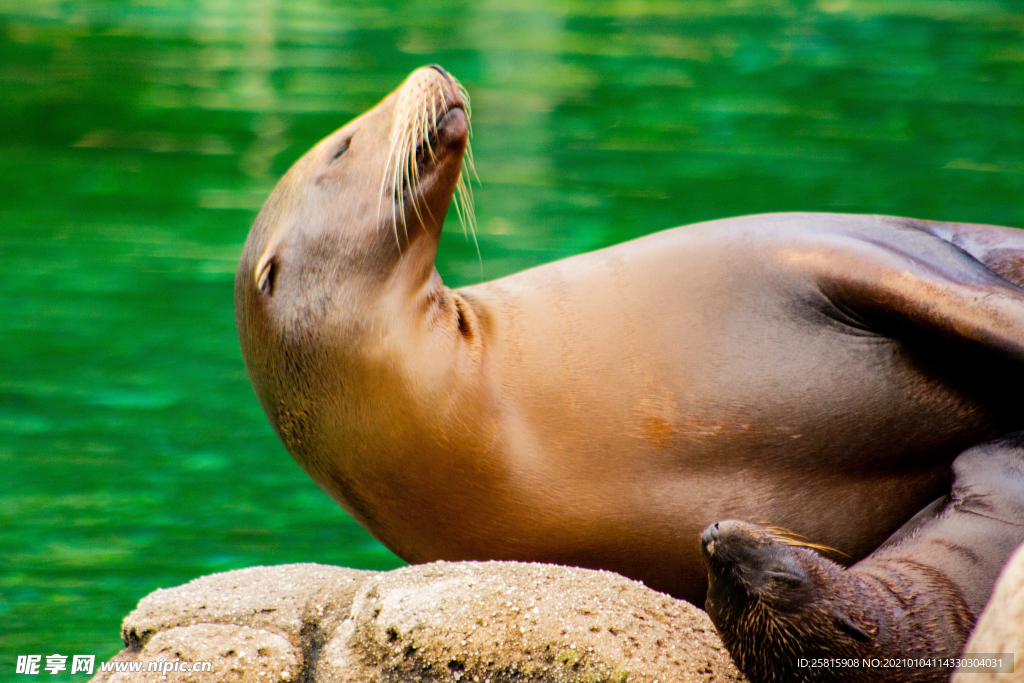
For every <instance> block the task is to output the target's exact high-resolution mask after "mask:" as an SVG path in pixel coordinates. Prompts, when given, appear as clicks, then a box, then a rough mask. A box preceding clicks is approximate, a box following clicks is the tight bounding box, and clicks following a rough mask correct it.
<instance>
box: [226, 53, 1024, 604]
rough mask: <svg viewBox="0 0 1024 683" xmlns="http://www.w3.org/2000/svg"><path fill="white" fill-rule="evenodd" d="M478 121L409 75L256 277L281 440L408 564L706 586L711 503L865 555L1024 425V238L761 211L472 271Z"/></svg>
mask: <svg viewBox="0 0 1024 683" xmlns="http://www.w3.org/2000/svg"><path fill="white" fill-rule="evenodd" d="M468 136H469V119H468V110H467V102H466V101H465V97H464V95H463V94H462V92H461V90H460V88H459V87H458V84H457V83H456V82H455V81H454V80H453V79H451V78H450V77H449V76H448V75H447V74H446V73H444V72H443V70H441V69H439V68H424V69H419V70H417V71H416V72H415V73H413V74H412V75H411V76H410V77H409V79H407V81H406V82H405V83H404V84H402V86H401V87H399V88H398V90H396V91H395V92H394V93H392V94H390V95H388V96H387V97H386V98H385V99H384V100H383V101H382V102H381V103H380V104H378V105H377V106H376V107H374V108H373V109H372V110H370V111H368V112H367V113H365V114H363V115H362V116H360V117H358V118H357V119H355V120H354V121H352V122H350V123H348V124H346V125H345V126H343V127H342V128H340V129H339V130H338V131H336V132H335V133H333V134H331V135H330V136H328V137H327V138H325V139H324V140H323V141H322V142H320V143H319V144H317V145H316V146H315V147H314V148H313V149H311V150H310V151H309V152H308V153H307V154H306V155H305V156H303V157H302V158H301V159H299V160H298V161H297V162H296V163H295V164H294V166H293V167H292V168H291V169H290V170H289V171H288V173H287V174H285V176H284V177H283V178H282V179H281V181H280V183H278V186H277V187H276V188H275V189H274V192H273V193H272V194H271V196H270V198H269V199H268V200H267V203H266V205H265V206H264V207H263V210H262V211H261V212H260V214H259V216H258V217H257V219H256V222H255V224H254V225H253V228H252V231H251V233H250V235H249V239H248V241H247V242H246V246H245V249H244V251H243V254H242V258H241V261H240V263H239V268H238V275H237V278H236V281H235V302H236V303H235V306H236V309H235V310H236V320H237V324H238V333H239V339H240V341H241V347H242V354H243V357H244V358H245V363H246V367H247V369H248V371H249V375H250V377H251V378H252V383H253V387H254V389H255V390H256V395H257V396H258V397H259V400H260V403H261V404H262V406H263V409H264V411H265V412H266V414H267V417H268V418H269V420H270V422H271V424H272V425H273V427H274V429H275V430H276V431H277V434H278V435H279V436H280V438H281V440H282V442H283V443H284V444H285V445H286V447H287V448H288V450H289V452H290V453H291V454H292V455H293V456H294V458H295V459H296V461H298V462H299V464H300V465H302V467H303V468H304V469H305V470H306V472H308V473H309V475H310V476H311V477H312V478H313V479H314V480H315V481H316V482H317V484H318V485H319V486H320V487H321V488H323V489H324V491H326V492H327V493H328V494H329V495H330V496H331V497H332V498H333V499H334V500H335V501H337V502H338V503H339V504H340V505H341V506H342V507H344V508H345V509H346V510H347V511H348V512H349V513H351V514H352V516H353V517H354V518H355V519H356V520H358V521H359V522H360V523H361V524H363V525H364V526H365V527H366V528H368V529H369V530H370V531H371V532H372V533H373V534H374V535H375V536H377V538H379V539H380V540H381V541H382V542H384V543H385V544H386V545H387V546H388V547H389V548H391V549H392V550H394V551H395V552H396V553H397V554H398V555H400V556H401V557H402V558H403V559H405V560H408V561H410V562H422V561H428V560H435V559H449V560H460V559H517V560H535V561H546V562H555V563H560V564H570V565H577V566H584V567H599V568H604V569H610V570H614V571H617V572H619V573H621V574H625V575H626V576H629V577H632V578H635V579H640V580H642V581H644V582H645V583H646V584H647V585H649V586H651V587H653V588H656V589H659V590H663V591H666V592H669V593H671V594H673V595H676V596H679V597H684V598H686V599H689V600H691V601H694V602H702V601H703V598H704V590H705V579H704V573H703V570H702V566H701V561H700V554H699V552H698V550H697V548H696V546H695V545H694V544H693V543H692V538H693V537H694V536H696V535H697V534H698V533H699V532H700V530H701V529H702V528H704V527H705V526H706V525H707V524H708V523H710V522H712V521H714V520H716V519H727V518H737V519H751V520H753V519H757V520H766V521H768V522H770V523H772V524H777V525H780V526H784V527H786V528H788V529H792V530H793V531H795V532H796V533H799V534H803V535H805V536H807V537H808V538H813V539H814V540H815V541H816V542H820V543H822V544H824V545H828V546H831V547H834V548H836V549H838V550H840V551H842V552H843V553H846V554H847V555H849V557H850V558H851V559H854V560H855V559H858V558H860V557H863V556H864V555H866V554H868V553H869V552H871V551H872V550H873V549H874V548H876V547H877V546H878V545H879V544H880V543H881V542H882V541H884V540H885V538H886V537H888V536H889V535H890V534H891V533H892V532H893V531H895V530H896V529H897V528H898V527H899V526H900V524H902V523H903V522H905V521H906V520H907V519H908V518H910V517H911V516H912V515H913V514H915V513H916V512H917V511H918V510H920V509H921V508H922V507H923V506H925V505H926V504H927V503H928V502H929V501H931V500H933V499H934V498H935V497H936V496H938V495H941V493H942V492H943V491H945V490H947V489H948V484H949V481H948V479H949V474H948V467H949V463H950V462H951V461H952V459H953V458H954V457H955V456H956V454H958V453H960V452H961V451H962V450H963V449H965V448H967V447H969V446H971V445H973V444H976V443H981V442H983V441H985V440H988V439H991V438H995V437H996V436H999V435H1000V434H1004V433H1006V432H1009V431H1012V430H1014V429H1024V396H1022V395H1021V393H1020V392H1017V391H1014V392H1008V391H1006V390H1005V388H1006V387H1014V388H1015V387H1019V386H1020V385H1021V384H1022V383H1024V292H1022V290H1021V289H1020V288H1019V287H1017V286H1016V285H1015V284H1012V283H1011V282H1010V281H1008V280H1007V279H1005V278H1004V277H1002V276H1001V275H1000V274H999V273H1003V274H1007V276H1011V275H1012V274H1013V273H1014V272H1016V271H1015V270H1014V269H1013V268H1012V267H1009V266H1008V265H1007V263H1008V259H1009V260H1012V258H1013V257H1014V255H1016V257H1017V258H1019V259H1020V260H1021V262H1024V233H1021V232H1020V231H1016V230H1012V229H1009V228H996V227H993V228H983V227H979V226H971V225H963V224H934V223H928V222H922V221H910V220H906V219H892V218H886V217H878V216H846V215H830V214H776V215H766V216H749V217H744V218H733V219H726V220H721V221H714V222H710V223H703V224H699V225H692V226H687V227H684V228H676V229H674V230H668V231H665V232H662V233H658V234H655V235H650V236H648V237H644V238H642V239H639V240H635V241H633V242H629V243H626V244H622V245H618V246H615V247H610V248H608V249H603V250H601V251H598V252H594V253H591V254H584V255H581V256H576V257H573V258H571V259H566V260H563V261H559V262H557V263H551V264H547V265H544V266H541V267H538V268H534V269H531V270H528V271H525V272H523V273H518V274H516V275H512V276H509V277H506V278H503V279H500V280H497V281H494V282H487V283H483V284H480V285H476V286H473V287H466V288H463V289H456V290H453V289H449V288H448V287H446V286H445V285H444V283H443V282H442V281H441V278H440V276H439V275H438V273H437V271H436V270H435V268H434V258H435V255H436V252H437V246H438V240H439V237H440V231H441V227H442V224H443V222H444V218H445V215H446V213H447V211H448V208H449V206H450V205H451V202H452V197H453V195H454V194H457V192H458V190H457V188H459V187H460V178H464V169H465V164H464V161H463V159H464V156H465V152H466V149H467V144H468ZM465 207H466V211H467V212H469V213H471V211H469V208H468V207H469V203H468V202H467V203H466V204H465ZM943 231H945V232H943ZM940 233H941V234H940ZM947 233H948V234H947ZM982 233H984V236H985V239H984V241H983V243H982V242H977V243H975V242H970V241H969V240H968V241H967V242H964V241H963V239H962V238H964V237H965V236H966V237H970V236H972V235H981V234H982ZM955 239H960V241H961V243H962V244H963V245H964V246H963V247H960V246H955V245H954V244H953V243H952V242H953V240H955ZM972 249H974V250H975V251H977V252H978V258H975V257H973V256H971V255H970V254H972V253H974V252H973V251H971V250H972ZM994 254H995V255H997V256H998V258H995V257H994V256H993V255H994ZM985 258H995V260H993V264H996V263H997V262H998V267H999V268H1000V269H1001V270H999V273H997V272H995V271H993V270H990V269H989V268H988V267H987V266H986V265H985V264H986V263H987V261H985V260H984V259H985ZM979 259H980V260H979ZM993 267H996V266H995V265H993Z"/></svg>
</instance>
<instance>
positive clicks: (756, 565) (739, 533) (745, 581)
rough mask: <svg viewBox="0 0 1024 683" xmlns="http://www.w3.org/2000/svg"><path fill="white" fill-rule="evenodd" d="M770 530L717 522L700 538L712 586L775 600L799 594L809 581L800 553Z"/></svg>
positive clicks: (737, 522) (746, 524)
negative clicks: (765, 596)
mask: <svg viewBox="0 0 1024 683" xmlns="http://www.w3.org/2000/svg"><path fill="white" fill-rule="evenodd" d="M807 552H811V551H809V550H805V549H802V548H800V549H798V548H794V547H791V546H790V545H788V544H787V543H786V541H785V539H779V538H777V537H776V536H775V534H773V533H772V532H771V531H770V530H768V529H765V528H763V527H759V526H757V525H754V524H748V523H746V522H739V521H735V520H727V521H722V522H715V523H714V524H712V525H710V526H709V527H708V528H707V529H705V530H704V533H703V534H702V535H701V554H702V555H703V557H704V563H705V566H706V567H707V571H708V579H709V582H711V583H712V584H715V585H716V589H718V590H719V591H721V590H725V591H728V592H737V593H742V594H744V595H745V596H746V597H757V596H762V595H765V594H770V595H772V596H773V598H775V599H779V598H782V597H785V596H786V594H787V592H794V591H796V592H799V591H800V590H801V589H803V588H804V587H805V585H806V584H807V583H808V582H809V581H810V577H809V575H808V572H807V568H806V566H805V563H804V562H802V561H801V560H802V558H801V557H800V554H801V553H807ZM781 602H785V600H781Z"/></svg>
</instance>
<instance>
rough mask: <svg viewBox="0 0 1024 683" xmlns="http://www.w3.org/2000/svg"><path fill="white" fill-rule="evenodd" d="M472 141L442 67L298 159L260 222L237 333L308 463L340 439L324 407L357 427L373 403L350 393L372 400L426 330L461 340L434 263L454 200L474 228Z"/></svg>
mask: <svg viewBox="0 0 1024 683" xmlns="http://www.w3.org/2000/svg"><path fill="white" fill-rule="evenodd" d="M468 144H469V99H468V96H467V95H466V92H465V90H464V89H463V88H462V86H461V85H460V84H459V83H458V81H456V80H455V79H454V78H453V77H452V76H450V75H449V74H448V73H447V72H446V71H445V70H444V69H442V68H441V67H439V66H430V67H424V68H421V69H418V70H416V71H415V72H413V73H412V74H411V75H410V76H409V77H408V78H407V79H406V80H405V82H404V83H402V85H401V86H399V87H398V88H397V89H396V90H395V91H394V92H392V93H391V94H389V95H388V96H387V97H385V98H384V99H383V100H382V101H381V102H380V103H379V104H377V105H376V106H375V107H373V108H372V109H370V110H369V111H367V112H366V113H365V114H363V115H361V116H359V117H358V118H356V119H354V120H353V121H351V122H349V123H347V124H346V125H344V126H342V127H341V128H340V129H338V130H337V131H335V132H334V133H332V134H330V135H328V136H327V137H326V138H324V139H323V140H321V141H320V142H319V143H318V144H317V145H315V146H314V147H313V148H312V149H310V150H309V151H308V152H307V153H306V154H305V155H303V156H302V158H300V159H299V160H298V161H296V162H295V164H294V165H293V166H292V167H291V168H290V169H289V170H288V172H287V173H286V174H285V175H284V177H282V178H281V180H280V182H278V184H277V186H276V187H275V188H274V190H273V192H272V193H271V194H270V197H269V198H268V199H267V201H266V203H265V204H264V206H263V208H262V210H261V211H260V213H259V215H258V216H257V218H256V220H255V222H254V224H253V227H252V230H251V231H250V233H249V237H248V240H247V241H246V244H245V248H244V250H243V253H242V257H241V261H240V263H239V268H238V273H237V276H236V279H235V318H236V325H237V328H238V334H239V339H240V341H241V346H242V355H243V357H244V358H245V362H246V367H247V369H248V371H249V375H250V378H251V379H252V383H253V387H254V388H255V390H256V394H257V396H258V397H259V399H260V402H261V404H262V405H263V408H264V411H265V412H266V413H267V416H268V418H269V419H270V422H271V424H272V425H273V426H274V428H275V430H276V431H277V432H278V435H279V436H280V437H281V440H282V441H283V442H284V443H285V445H286V446H287V447H288V449H289V450H290V451H291V452H292V454H293V455H295V456H296V457H297V458H298V459H300V462H303V464H304V466H308V465H310V463H308V462H305V458H304V457H303V455H302V454H303V453H308V452H311V451H312V450H314V449H313V448H312V447H311V446H310V442H311V440H314V439H320V440H321V441H323V440H326V439H328V438H329V439H332V440H333V441H334V442H338V441H344V439H342V438H340V437H339V434H333V435H331V436H330V437H328V435H326V434H325V433H324V432H325V430H327V429H331V428H332V427H329V426H327V422H325V419H326V415H325V413H326V412H333V413H334V414H336V415H339V416H345V415H347V416H348V418H347V419H348V421H347V422H346V423H345V424H352V423H353V419H352V418H353V416H355V417H359V416H360V415H364V414H368V413H369V412H370V411H371V410H372V409H373V407H372V406H370V407H367V406H365V405H360V406H359V407H358V408H354V407H353V405H354V404H352V403H351V402H349V403H346V402H345V401H346V400H348V399H347V398H346V397H350V396H366V395H371V394H372V392H370V391H368V390H366V388H365V386H364V384H368V383H369V382H371V380H372V378H373V377H376V378H377V381H378V383H379V382H380V378H382V377H386V373H387V371H388V370H389V369H394V368H395V366H396V362H398V361H396V360H395V359H396V358H398V357H399V355H400V353H401V352H402V351H403V350H405V349H407V348H410V347H411V348H413V349H418V348H422V349H424V351H423V352H424V353H428V352H430V350H431V343H434V344H437V343H441V342H443V340H441V341H437V340H435V341H434V342H431V341H430V340H428V339H425V337H426V336H427V332H429V331H431V329H436V328H437V326H438V325H441V324H447V325H449V326H450V327H452V328H453V329H455V330H456V331H457V329H458V324H457V321H456V317H457V316H456V313H455V312H454V309H455V306H454V305H447V304H450V302H447V301H445V302H442V303H438V302H439V301H440V299H441V298H442V297H443V293H441V291H440V290H441V289H442V285H441V281H440V278H439V276H438V275H437V271H436V270H435V268H434V256H435V254H436V250H437V243H438V240H439V237H440V232H441V227H442V224H443V223H444V219H445V216H446V214H447V212H448V209H449V207H450V205H451V204H452V198H453V196H455V197H456V210H457V211H458V213H459V216H460V218H462V219H463V221H464V224H465V223H467V222H468V223H469V227H470V228H471V227H472V200H471V197H470V195H469V185H468V173H469V168H468V166H469V164H468V163H464V159H465V160H466V161H467V162H470V163H471V156H470V155H469V147H468ZM442 304H444V305H442ZM431 326H433V327H431ZM396 340H406V341H405V342H398V341H396ZM410 362H412V363H420V365H421V366H422V362H421V361H420V359H418V358H415V357H413V358H411V360H410ZM371 364H376V365H377V366H381V367H382V368H383V370H381V371H380V372H377V373H375V374H374V373H371V372H369V371H368V366H369V365H371ZM396 372H397V373H398V374H399V375H400V374H401V371H400V369H399V370H396ZM400 381H401V380H398V379H396V380H395V382H396V383H398V382H400ZM325 397H326V399H325ZM330 401H336V402H337V405H334V406H329V407H328V405H327V403H328V402H330ZM341 419H342V418H340V417H339V420H341ZM337 424H342V423H341V422H338V423H337ZM351 442H353V439H349V440H348V441H347V443H351ZM312 465H313V469H316V467H315V463H313V464H312ZM307 471H309V467H307ZM314 478H316V477H314ZM322 479H323V478H322V477H321V478H320V480H322Z"/></svg>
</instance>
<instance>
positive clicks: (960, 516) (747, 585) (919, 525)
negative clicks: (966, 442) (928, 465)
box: [701, 434, 1024, 683]
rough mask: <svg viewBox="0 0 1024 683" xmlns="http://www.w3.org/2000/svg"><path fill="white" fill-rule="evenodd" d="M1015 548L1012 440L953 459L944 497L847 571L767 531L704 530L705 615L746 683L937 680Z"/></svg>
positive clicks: (1018, 524) (1020, 528)
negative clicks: (949, 487) (950, 482)
mask: <svg viewBox="0 0 1024 683" xmlns="http://www.w3.org/2000/svg"><path fill="white" fill-rule="evenodd" d="M1022 542H1024V437H1022V436H1021V435H1019V434H1018V435H1014V436H1012V437H1010V438H1007V439H1003V440H1000V441H995V442H992V443H988V444H984V445H982V446H976V447H974V448H972V449H970V450H968V451H966V452H964V453H963V454H962V455H960V456H959V457H958V458H957V459H956V460H955V461H954V463H953V490H952V492H951V493H950V494H949V495H947V496H943V497H942V498H940V499H938V500H936V501H935V502H934V503H932V504H931V505H929V506H928V507H927V508H925V509H924V510H922V511H921V512H920V513H919V514H917V515H916V516H915V517H914V518H913V519H912V520H910V521H909V522H907V523H906V524H905V525H904V526H903V527H902V528H900V530H899V531H897V532H896V534H894V535H893V536H892V538H890V539H889V540H888V541H886V542H885V543H884V544H883V545H882V546H881V547H879V548H878V550H876V551H875V552H873V553H872V554H871V555H869V556H868V557H866V558H865V559H863V560H861V561H860V562H858V563H856V564H854V565H853V566H852V567H850V568H848V569H844V568H843V567H841V566H839V565H838V564H836V563H835V562H833V561H831V560H829V559H826V558H825V557H823V556H822V555H820V554H818V552H816V551H815V550H814V549H812V548H813V546H811V547H807V545H808V544H804V543H801V542H799V541H798V540H795V539H793V538H792V537H789V536H786V535H782V534H779V533H777V532H775V531H773V530H771V529H768V528H766V527H762V526H757V525H753V524H747V523H745V522H736V521H726V522H717V523H715V524H712V525H711V526H709V527H708V528H707V529H706V530H705V531H704V534H703V536H702V538H701V550H702V554H703V557H704V562H705V564H706V566H707V571H708V584H709V585H708V597H707V602H706V603H705V606H706V609H707V612H708V615H709V616H710V617H711V621H712V622H714V624H715V627H716V628H717V629H718V632H719V633H720V634H721V636H722V640H723V642H724V643H725V646H726V648H727V649H728V650H729V653H730V654H731V655H732V657H733V660H735V662H736V664H737V666H738V667H739V668H740V670H741V671H743V673H745V674H746V675H747V677H748V678H749V679H750V681H751V683H766V682H768V681H780V682H782V681H852V682H856V681H872V682H877V681H893V682H896V681H945V680H947V679H948V677H949V674H950V672H951V670H952V668H953V667H952V666H950V665H948V664H945V665H944V664H942V663H941V661H940V660H943V659H949V658H955V657H957V656H958V655H959V654H960V653H961V651H962V650H963V647H964V643H965V642H966V641H967V636H968V635H969V634H970V631H971V628H972V627H973V625H974V622H975V620H976V619H977V617H978V615H979V614H980V613H981V610H982V609H983V608H984V607H985V603H986V602H987V601H988V598H989V595H990V594H991V592H992V587H993V586H994V584H995V581H996V578H997V577H998V575H999V572H1000V570H1001V569H1002V567H1003V565H1004V564H1005V563H1006V561H1007V559H1008V558H1009V557H1010V555H1011V554H1012V553H1013V551H1014V550H1015V549H1016V548H1017V546H1018V545H1020V544H1021V543H1022ZM908 660H910V661H909V662H908ZM921 660H924V663H925V666H921V665H920V664H921ZM872 662H873V663H872ZM908 664H909V665H908Z"/></svg>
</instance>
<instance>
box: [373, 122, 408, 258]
mask: <svg viewBox="0 0 1024 683" xmlns="http://www.w3.org/2000/svg"><path fill="white" fill-rule="evenodd" d="M398 137H399V136H398V135H397V134H395V132H394V129H392V134H391V149H390V150H389V151H388V156H387V163H386V164H385V165H384V173H383V174H382V175H381V179H380V189H379V190H378V196H377V225H380V210H381V207H382V206H383V204H384V189H385V187H386V186H387V182H388V171H389V170H391V168H392V165H393V164H395V150H396V149H397V146H398ZM394 184H395V178H394V172H393V171H392V173H391V197H390V199H391V230H392V232H394V234H395V244H396V245H397V246H398V249H399V251H401V249H402V244H401V242H400V241H399V239H398V220H397V216H396V215H395V198H394Z"/></svg>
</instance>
